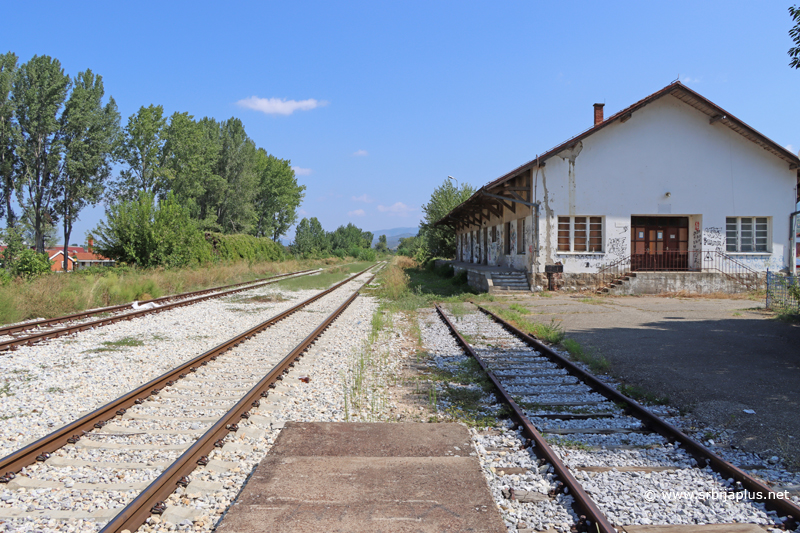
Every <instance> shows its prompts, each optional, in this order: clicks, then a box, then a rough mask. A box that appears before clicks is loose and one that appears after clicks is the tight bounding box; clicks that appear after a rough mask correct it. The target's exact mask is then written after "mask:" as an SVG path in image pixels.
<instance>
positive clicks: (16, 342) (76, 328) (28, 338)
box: [0, 270, 316, 352]
mask: <svg viewBox="0 0 800 533" xmlns="http://www.w3.org/2000/svg"><path fill="white" fill-rule="evenodd" d="M312 272H316V270H313V271H311V270H309V271H305V272H303V273H301V274H299V275H295V277H299V276H307V275H309V274H310V273H312ZM294 274H295V273H292V274H287V275H285V276H282V277H280V279H272V278H271V279H269V280H268V281H261V282H258V283H256V284H255V285H249V286H247V287H239V288H237V289H230V290H227V291H224V292H218V293H215V294H207V295H205V296H198V297H197V298H190V299H187V300H180V301H177V302H173V303H170V304H164V305H162V306H159V307H154V308H152V309H139V310H137V311H131V312H130V313H122V314H119V315H115V316H110V317H107V318H100V319H97V320H91V321H89V322H81V323H80V324H75V325H73V326H66V327H63V328H58V329H51V330H50V331H44V332H42V333H34V334H31V335H25V336H24V337H16V338H12V339H11V340H7V341H2V342H0V352H1V351H6V350H15V349H16V348H17V346H22V345H29V346H30V345H32V344H33V343H35V342H38V341H42V340H47V339H51V338H56V337H61V336H62V335H71V334H72V333H78V332H81V331H85V330H87V329H92V328H95V327H100V326H106V325H108V324H113V323H114V322H121V321H123V320H131V319H133V318H137V317H140V316H143V315H149V314H152V313H160V312H162V311H168V310H170V309H176V308H178V307H185V306H187V305H193V304H196V303H198V302H203V301H205V300H210V299H212V298H220V297H222V296H229V295H231V294H236V293H237V292H243V291H249V290H251V289H257V288H259V287H263V286H265V285H271V284H273V283H278V282H279V281H283V280H285V279H289V277H290V276H292V275H294Z"/></svg>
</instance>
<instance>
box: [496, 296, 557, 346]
mask: <svg viewBox="0 0 800 533" xmlns="http://www.w3.org/2000/svg"><path fill="white" fill-rule="evenodd" d="M514 305H516V306H517V307H518V308H519V307H522V306H520V305H517V304H511V306H514ZM523 309H524V308H523ZM489 310H490V311H491V312H493V313H494V314H496V315H497V316H499V317H500V318H502V319H503V320H505V321H506V322H508V323H510V324H511V325H512V326H515V327H516V328H517V329H520V330H522V331H524V332H525V333H528V334H529V335H533V336H534V337H536V338H537V339H539V340H542V341H545V342H549V343H550V344H558V343H560V342H561V341H562V340H564V330H563V329H561V325H560V324H559V323H558V322H556V321H555V319H553V320H551V321H550V324H541V323H539V322H532V321H530V320H527V319H526V318H524V317H523V316H522V314H521V313H520V311H518V310H514V309H504V308H502V307H497V306H492V307H491V308H489ZM525 312H526V313H527V312H529V311H528V310H527V309H525Z"/></svg>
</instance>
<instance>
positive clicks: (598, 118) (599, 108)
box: [594, 104, 606, 126]
mask: <svg viewBox="0 0 800 533" xmlns="http://www.w3.org/2000/svg"><path fill="white" fill-rule="evenodd" d="M604 105H606V104H594V125H595V126H597V125H598V124H600V123H601V122H603V106H604Z"/></svg>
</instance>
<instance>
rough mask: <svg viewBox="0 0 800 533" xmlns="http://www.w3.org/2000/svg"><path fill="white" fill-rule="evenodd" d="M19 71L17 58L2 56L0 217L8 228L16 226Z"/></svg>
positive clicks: (10, 53) (0, 68) (9, 54)
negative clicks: (13, 93) (13, 91)
mask: <svg viewBox="0 0 800 533" xmlns="http://www.w3.org/2000/svg"><path fill="white" fill-rule="evenodd" d="M16 70H17V56H16V54H14V53H12V52H8V53H7V54H0V217H2V216H3V215H4V214H5V217H6V226H8V227H9V228H10V227H13V226H14V219H15V215H14V211H13V210H12V209H11V197H12V195H13V193H14V174H15V171H16V166H17V155H16V150H15V145H16V143H17V138H18V129H17V125H16V124H15V123H14V102H13V101H12V100H11V87H12V85H13V83H14V74H15V73H16Z"/></svg>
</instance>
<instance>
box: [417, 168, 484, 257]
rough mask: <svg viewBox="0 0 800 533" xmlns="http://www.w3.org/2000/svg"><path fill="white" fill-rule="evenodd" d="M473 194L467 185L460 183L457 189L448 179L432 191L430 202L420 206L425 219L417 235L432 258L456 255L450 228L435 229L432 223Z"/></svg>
mask: <svg viewBox="0 0 800 533" xmlns="http://www.w3.org/2000/svg"><path fill="white" fill-rule="evenodd" d="M474 192H475V189H474V188H473V187H472V186H471V185H469V184H467V183H462V184H461V187H460V188H459V187H456V186H455V185H453V182H451V181H450V180H449V179H445V180H444V183H442V184H441V185H440V186H439V187H437V188H436V189H434V191H433V194H431V199H430V201H429V202H428V203H427V204H425V205H423V206H422V211H423V212H424V213H425V219H424V221H423V222H422V224H420V231H419V233H420V236H421V237H422V238H423V240H424V242H425V243H427V245H428V249H429V250H430V253H432V254H433V256H434V257H453V256H455V253H456V237H455V232H453V230H451V229H450V228H446V227H436V226H434V223H436V222H437V221H438V220H439V219H441V218H442V217H443V216H445V215H446V214H447V213H449V212H450V211H451V210H452V209H453V208H454V207H455V206H457V205H458V204H460V203H461V202H464V201H466V200H467V199H468V198H469V197H470V196H472V194H473V193H474Z"/></svg>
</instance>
